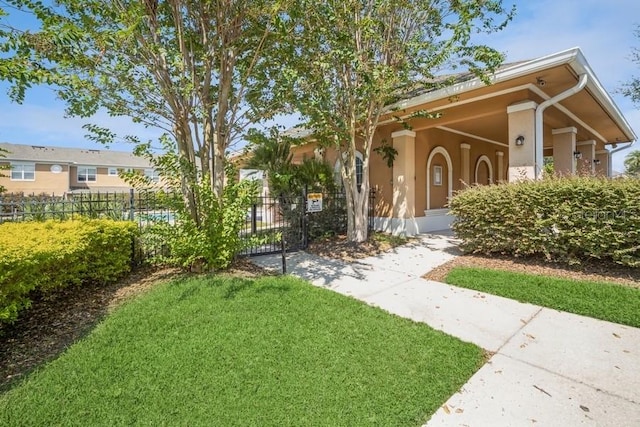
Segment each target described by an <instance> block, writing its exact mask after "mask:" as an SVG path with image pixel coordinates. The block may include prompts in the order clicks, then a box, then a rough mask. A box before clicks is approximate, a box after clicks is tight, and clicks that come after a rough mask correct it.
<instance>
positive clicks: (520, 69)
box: [388, 47, 637, 142]
mask: <svg viewBox="0 0 640 427" xmlns="http://www.w3.org/2000/svg"><path fill="white" fill-rule="evenodd" d="M563 65H565V66H568V67H570V68H571V69H572V70H573V72H574V73H575V75H576V76H579V75H582V74H586V75H587V76H588V83H587V86H586V89H587V90H589V92H590V93H591V95H592V96H593V97H594V99H595V100H596V101H597V102H598V104H599V105H600V106H601V107H602V109H603V110H604V111H605V112H606V113H607V114H608V115H609V117H611V119H612V120H613V121H614V122H615V124H616V125H617V126H618V127H619V128H620V130H621V131H622V133H623V134H624V135H625V137H626V138H627V140H628V141H629V142H631V141H635V140H636V139H637V136H636V134H635V133H634V131H633V129H632V128H631V126H630V125H629V122H628V121H627V120H626V118H625V117H624V116H623V115H622V112H621V111H620V109H619V108H618V106H617V105H616V104H615V102H614V101H613V99H611V97H610V96H609V94H608V93H607V92H606V91H605V90H604V87H603V86H602V84H601V83H600V81H599V80H598V78H597V77H596V75H595V73H594V72H593V69H592V68H591V66H590V65H589V63H588V62H587V60H586V58H585V57H584V55H583V53H582V51H581V50H580V48H577V47H575V48H572V49H567V50H564V51H561V52H557V53H554V54H551V55H548V56H543V57H541V58H537V59H534V60H531V61H526V62H521V63H518V64H514V65H512V66H507V67H505V68H503V69H500V70H499V71H497V72H496V73H495V74H494V75H493V76H492V77H491V82H492V84H497V83H502V82H507V81H510V80H515V79H518V78H520V77H524V76H527V75H532V74H536V73H540V72H542V71H545V70H549V69H552V68H555V67H558V66H563ZM484 87H486V84H485V83H484V82H483V81H482V80H480V79H479V78H477V77H476V78H473V79H470V80H467V81H464V82H460V83H456V84H454V85H452V86H448V87H445V88H442V89H437V90H434V91H431V92H427V93H424V94H421V95H418V96H415V97H413V98H409V99H405V100H402V101H398V102H396V103H394V104H392V105H390V106H389V107H388V111H397V110H405V109H410V108H414V107H417V106H419V105H424V104H428V103H431V102H435V101H439V100H442V99H449V98H451V97H455V96H457V95H461V94H463V93H466V92H470V91H473V90H477V89H481V88H484ZM610 142H624V141H610Z"/></svg>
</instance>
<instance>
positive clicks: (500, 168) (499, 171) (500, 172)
mask: <svg viewBox="0 0 640 427" xmlns="http://www.w3.org/2000/svg"><path fill="white" fill-rule="evenodd" d="M494 181H495V182H496V183H498V184H499V183H501V182H504V152H503V151H496V176H495V177H494Z"/></svg>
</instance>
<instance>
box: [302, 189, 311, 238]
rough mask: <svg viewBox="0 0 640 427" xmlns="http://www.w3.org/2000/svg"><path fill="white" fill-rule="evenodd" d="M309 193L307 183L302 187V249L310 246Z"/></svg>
mask: <svg viewBox="0 0 640 427" xmlns="http://www.w3.org/2000/svg"><path fill="white" fill-rule="evenodd" d="M308 194H309V188H308V187H307V185H306V184H305V186H304V188H303V189H302V203H301V204H300V205H301V207H302V213H301V217H300V221H301V222H302V224H301V229H302V249H307V248H308V247H309V227H308V225H309V213H308V212H307V196H308Z"/></svg>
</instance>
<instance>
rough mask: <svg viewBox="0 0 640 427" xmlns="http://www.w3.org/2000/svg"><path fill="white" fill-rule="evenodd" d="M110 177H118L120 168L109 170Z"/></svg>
mask: <svg viewBox="0 0 640 427" xmlns="http://www.w3.org/2000/svg"><path fill="white" fill-rule="evenodd" d="M107 175H109V176H118V168H109V169H108V171H107Z"/></svg>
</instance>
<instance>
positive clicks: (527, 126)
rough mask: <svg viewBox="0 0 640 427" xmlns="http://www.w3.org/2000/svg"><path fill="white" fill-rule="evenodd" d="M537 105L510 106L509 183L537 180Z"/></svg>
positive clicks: (521, 104)
mask: <svg viewBox="0 0 640 427" xmlns="http://www.w3.org/2000/svg"><path fill="white" fill-rule="evenodd" d="M537 106H538V104H536V103H535V102H534V101H524V102H521V103H518V104H513V105H509V106H508V107H507V114H508V115H509V176H508V179H509V182H513V181H521V180H523V179H535V178H536V149H537V150H539V151H540V152H541V153H542V147H536V146H535V145H536V144H535V131H536V129H535V123H536V107H537Z"/></svg>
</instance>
